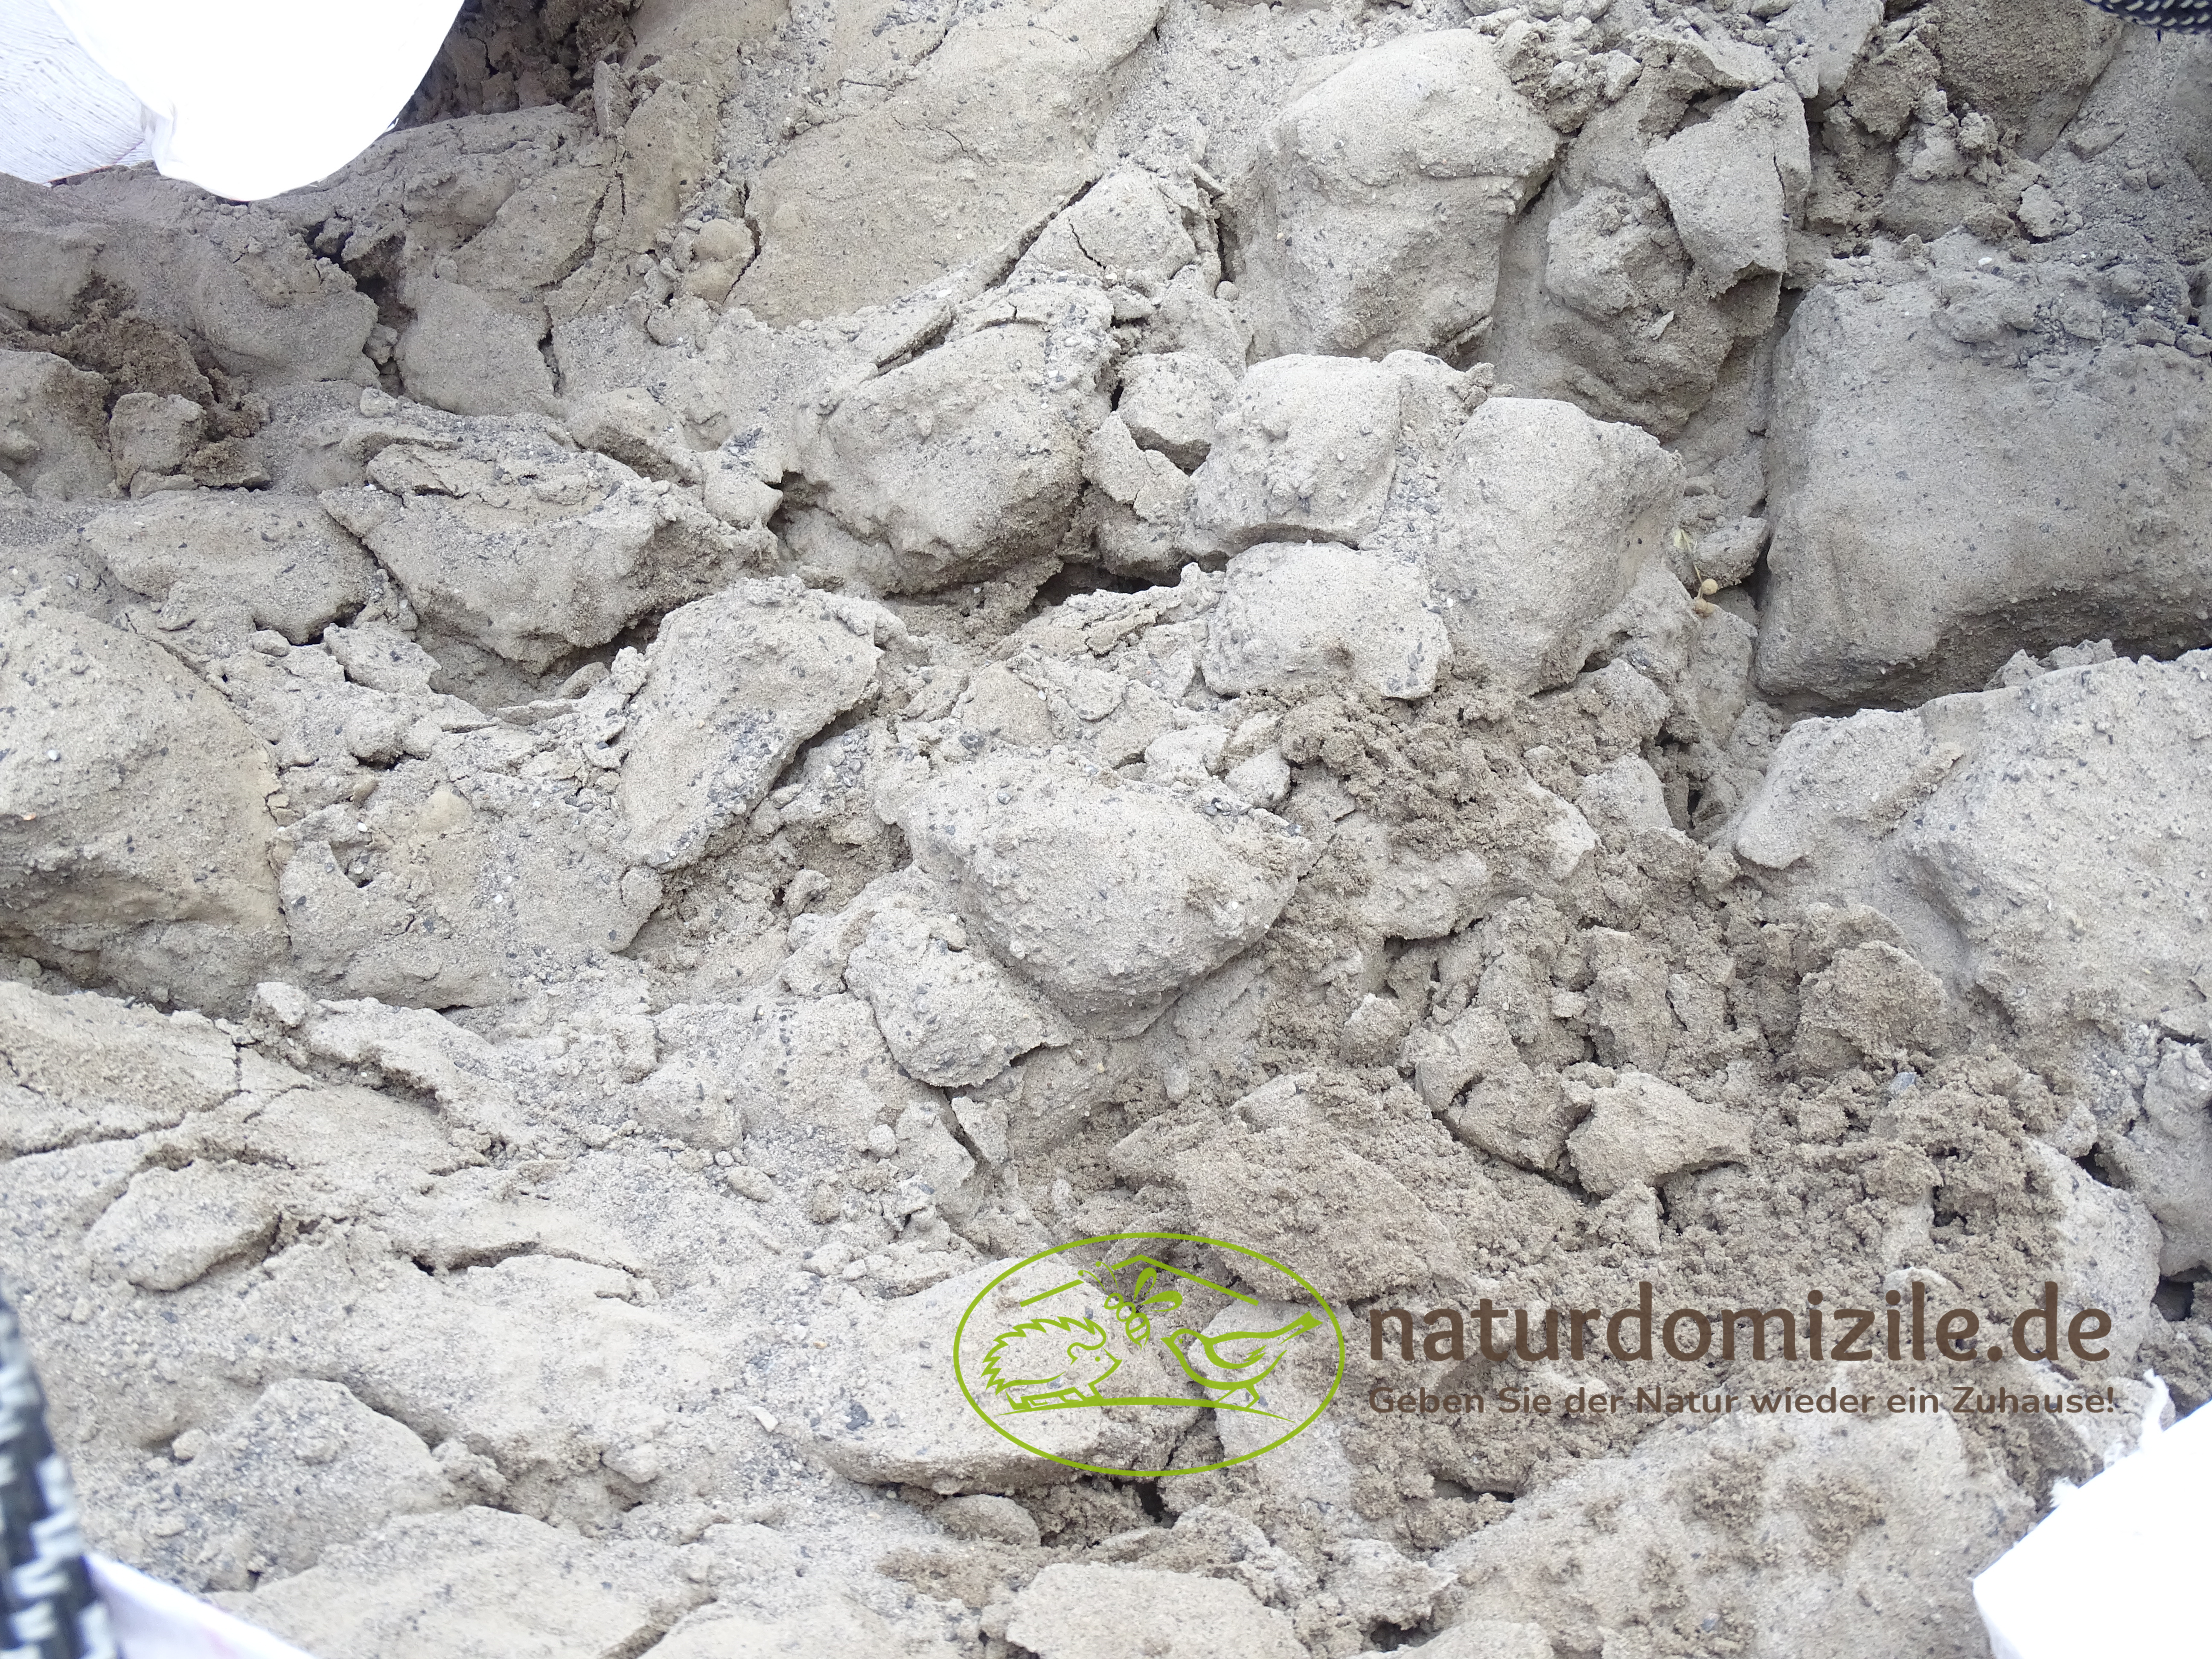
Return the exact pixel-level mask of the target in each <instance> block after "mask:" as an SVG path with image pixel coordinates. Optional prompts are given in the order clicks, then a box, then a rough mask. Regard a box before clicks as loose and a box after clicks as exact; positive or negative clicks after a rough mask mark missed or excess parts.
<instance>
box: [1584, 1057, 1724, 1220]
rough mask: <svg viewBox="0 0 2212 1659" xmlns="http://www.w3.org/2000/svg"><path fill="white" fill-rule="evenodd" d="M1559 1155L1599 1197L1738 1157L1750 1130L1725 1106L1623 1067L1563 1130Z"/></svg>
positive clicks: (1648, 1184) (1655, 1183) (1649, 1185)
mask: <svg viewBox="0 0 2212 1659" xmlns="http://www.w3.org/2000/svg"><path fill="white" fill-rule="evenodd" d="M1567 1156H1568V1158H1570V1159H1571V1160H1572V1161H1573V1164H1574V1167H1575V1176H1576V1179H1577V1180H1578V1181H1579V1182H1581V1183H1582V1185H1583V1188H1584V1190H1586V1191H1588V1192H1590V1193H1593V1194H1596V1195H1597V1196H1598V1197H1600V1198H1605V1197H1608V1196H1610V1195H1611V1194H1614V1193H1617V1192H1619V1191H1620V1189H1621V1188H1624V1187H1630V1186H1644V1187H1652V1186H1656V1185H1657V1184H1658V1183H1659V1182H1661V1181H1662V1180H1664V1179H1665V1178H1666V1177H1667V1176H1671V1175H1676V1174H1679V1173H1680V1172H1681V1171H1682V1170H1702V1169H1706V1168H1709V1167H1710V1166H1711V1165H1713V1164H1728V1163H1741V1162H1742V1161H1743V1160H1744V1159H1746V1158H1749V1157H1750V1156H1751V1136H1750V1134H1749V1132H1748V1129H1747V1126H1746V1125H1745V1124H1744V1122H1743V1121H1742V1120H1741V1119H1740V1118H1738V1117H1737V1116H1735V1115H1734V1114H1732V1113H1730V1112H1729V1110H1728V1109H1726V1108H1724V1107H1720V1106H1712V1105H1708V1104H1707V1103H1705V1102H1704V1101H1701V1100H1698V1099H1696V1098H1694V1097H1692V1096H1690V1095H1687V1094H1685V1093H1684V1092H1683V1091H1681V1090H1680V1089H1677V1088H1675V1087H1674V1085H1672V1084H1668V1083H1663V1082H1662V1081H1661V1080H1660V1079H1657V1078H1656V1077H1652V1076H1650V1074H1648V1073H1644V1072H1624V1073H1622V1074H1621V1077H1620V1082H1618V1083H1617V1084H1614V1085H1612V1086H1610V1087H1608V1088H1603V1089H1600V1090H1598V1091H1596V1093H1595V1095H1594V1096H1593V1097H1592V1099H1591V1103H1590V1115H1589V1117H1588V1118H1587V1119H1586V1120H1585V1121H1583V1125H1582V1127H1580V1128H1578V1129H1577V1130H1576V1131H1575V1132H1574V1133H1572V1134H1571V1135H1569V1136H1568V1137H1567Z"/></svg>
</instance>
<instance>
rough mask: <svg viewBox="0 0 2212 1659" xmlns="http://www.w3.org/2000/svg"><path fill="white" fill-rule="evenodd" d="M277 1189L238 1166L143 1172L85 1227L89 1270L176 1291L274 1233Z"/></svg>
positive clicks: (259, 1174) (150, 1287)
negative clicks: (92, 1267)
mask: <svg viewBox="0 0 2212 1659" xmlns="http://www.w3.org/2000/svg"><path fill="white" fill-rule="evenodd" d="M280 1191H281V1189H280V1188H277V1187H276V1185H275V1183H273V1182H271V1181H270V1178H269V1177H268V1176H265V1175H264V1174H263V1173H262V1172H261V1171H259V1170H253V1169H252V1168H249V1167H247V1166H246V1165H243V1164H202V1163H192V1164H186V1165H185V1167H184V1168H183V1169H181V1170H143V1171H142V1172H141V1173H140V1174H138V1175H137V1176H133V1177H132V1178H131V1188H130V1190H129V1191H128V1192H126V1193H125V1194H124V1195H123V1196H122V1197H121V1198H119V1199H118V1200H116V1201H115V1202H114V1203H113V1204H112V1205H111V1206H108V1208H107V1211H106V1213H105V1214H103V1215H102V1216H101V1217H100V1219H99V1220H98V1221H95V1222H94V1223H93V1225H92V1229H91V1231H89V1232H88V1233H87V1234H86V1235H85V1247H86V1249H88V1250H90V1251H91V1252H92V1254H93V1260H94V1265H95V1267H99V1268H104V1269H106V1271H108V1272H111V1273H117V1274H119V1275H120V1276H122V1277H123V1278H125V1279H129V1280H130V1281H131V1283H132V1284H133V1285H137V1286H139V1287H140V1288H141V1289H143V1290H149V1291H173V1290H177V1289H179V1288H180V1287H181V1286H183V1285H189V1284H191V1282H192V1281H193V1280H194V1279H197V1278H198V1277H199V1276H200V1275H201V1274H202V1273H205V1272H207V1271H208V1269H209V1268H210V1267H214V1266H216V1264H217V1263H219V1262H222V1261H228V1260H229V1259H230V1258H232V1257H233V1256H236V1255H243V1254H245V1253H246V1251H248V1250H250V1249H253V1248H254V1247H255V1246H257V1245H259V1244H263V1243H266V1242H267V1241H268V1238H269V1236H270V1234H271V1233H273V1232H275V1231H276V1209H277V1199H278V1195H279V1192H280Z"/></svg>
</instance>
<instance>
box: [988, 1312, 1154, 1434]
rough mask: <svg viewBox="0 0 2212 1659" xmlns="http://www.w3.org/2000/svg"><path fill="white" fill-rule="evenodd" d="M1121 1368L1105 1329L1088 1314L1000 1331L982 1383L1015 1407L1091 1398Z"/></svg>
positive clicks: (1033, 1408)
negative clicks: (1108, 1345) (1109, 1349)
mask: <svg viewBox="0 0 2212 1659" xmlns="http://www.w3.org/2000/svg"><path fill="white" fill-rule="evenodd" d="M1085 1339H1088V1340H1085ZM1117 1370H1121V1359H1120V1358H1119V1357H1118V1356H1116V1355H1115V1354H1114V1353H1111V1352H1109V1351H1108V1347H1107V1336H1106V1333H1105V1331H1104V1330H1103V1329H1102V1328H1100V1327H1099V1326H1098V1324H1097V1322H1095V1321H1092V1320H1089V1319H1068V1318H1056V1319H1032V1320H1030V1321H1027V1322H1024V1323H1023V1324H1019V1325H1017V1326H1015V1327H1014V1328H1012V1329H1011V1330H1005V1331H1000V1333H999V1334H998V1335H997V1336H996V1337H995V1338H994V1339H993V1340H992V1343H991V1346H990V1348H989V1349H988V1350H987V1352H985V1353H984V1355H983V1381H984V1383H986V1384H987V1386H988V1387H989V1388H990V1389H991V1390H992V1391H993V1392H994V1393H995V1394H998V1395H1003V1396H1004V1397H1005V1398H1006V1401H1008V1402H1009V1403H1010V1404H1011V1405H1012V1408H1013V1409H1014V1410H1016V1411H1018V1412H1033V1411H1041V1410H1042V1409H1044V1408H1045V1407H1048V1406H1071V1405H1076V1404H1079V1403H1081V1402H1082V1401H1086V1400H1095V1399H1097V1397H1098V1385H1099V1384H1100V1383H1103V1382H1104V1381H1105V1380H1106V1379H1107V1378H1108V1377H1109V1376H1112V1375H1113V1374H1114V1373H1115V1371H1117Z"/></svg>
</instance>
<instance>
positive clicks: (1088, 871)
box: [899, 757, 1310, 1014]
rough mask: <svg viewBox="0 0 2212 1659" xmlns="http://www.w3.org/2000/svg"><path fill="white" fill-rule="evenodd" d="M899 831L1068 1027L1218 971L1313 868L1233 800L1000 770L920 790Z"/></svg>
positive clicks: (1073, 770) (1007, 763)
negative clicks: (1070, 1018) (1075, 1018)
mask: <svg viewBox="0 0 2212 1659" xmlns="http://www.w3.org/2000/svg"><path fill="white" fill-rule="evenodd" d="M1232 803H1233V804H1232ZM899 823H900V825H901V827H902V829H905V831H906V833H907V836H908V839H909V840H910V841H911V842H912V843H913V845H914V851H915V862H916V863H917V864H918V865H920V866H921V867H922V868H923V869H925V870H927V871H928V872H930V873H931V874H932V875H933V876H935V877H936V878H938V879H939V881H941V882H943V883H944V884H945V888H946V890H947V891H948V892H950V893H951V896H952V901H953V903H954V905H955V907H956V908H957V909H958V910H959V912H960V914H961V915H962V916H963V918H964V919H965V920H966V921H967V922H968V924H969V927H972V928H974V929H975V932H976V933H978V934H980V935H981V938H982V939H983V940H984V942H985V943H986V944H987V945H988V946H989V948H990V949H991V950H992V951H994V952H996V953H997V955H998V956H999V957H1000V959H1001V960H1003V961H1004V962H1006V964H1007V965H1008V966H1009V967H1011V968H1012V969H1013V970H1014V971H1015V972H1016V973H1018V974H1019V975H1022V976H1023V977H1024V979H1027V980H1028V981H1030V983H1032V984H1033V985H1035V986H1036V987H1038V988H1039V989H1040V990H1042V992H1043V993H1044V994H1046V995H1047V996H1048V997H1049V998H1051V999H1052V1000H1054V1002H1055V1003H1057V1004H1059V1005H1060V1006H1061V1007H1062V1008H1065V1009H1066V1010H1067V1012H1070V1013H1074V1014H1088V1013H1109V1012H1119V1011H1126V1010H1132V1009H1136V1008H1140V1007H1143V1006H1146V1005H1148V1004H1152V1003H1156V1002H1157V1001H1158V1000H1159V999H1160V998H1161V997H1163V996H1164V995H1165V994H1168V993H1170V992H1171V991H1173V990H1174V989H1176V987H1179V986H1181V985H1182V984H1184V983H1186V982H1188V981H1190V980H1193V979H1195V978H1197V977H1198V976H1199V975H1201V974H1204V973H1206V972H1208V971H1209V970H1211V969H1214V968H1217V967H1218V966H1220V964H1221V963H1224V962H1225V961H1227V960H1228V959H1229V958H1230V957H1232V956H1234V955H1236V954H1237V951H1241V950H1243V949H1244V948H1245V947H1246V946H1247V945H1250V944H1251V943H1252V942H1253V941H1254V940H1255V939H1258V938H1259V937H1260V936H1261V934H1262V933H1265V932H1266V931H1267V927H1269V925H1270V924H1271V923H1273V921H1274V919H1275V917H1276V916H1277V915H1279V914H1280V913H1281V911H1282V908H1283V906H1284V904H1285V903H1286V902H1288V901H1289V898H1290V896H1291V888H1292V887H1293V886H1294V885H1295V884H1296V882H1297V877H1298V875H1299V873H1300V872H1302V871H1303V870H1304V867H1305V865H1306V863H1307V862H1308V861H1309V860H1310V848H1309V847H1308V846H1307V845H1306V844H1305V842H1304V841H1303V839H1302V838H1300V837H1298V836H1295V835H1293V834H1292V833H1291V827H1290V826H1289V825H1288V824H1285V823H1283V822H1282V820H1280V819H1279V818H1277V817H1274V816H1273V814H1270V813H1266V812H1255V811H1251V810H1250V809H1249V808H1247V807H1245V806H1244V805H1243V802H1242V801H1236V800H1234V799H1233V798H1231V800H1229V801H1225V800H1224V799H1222V798H1221V797H1218V796H1209V795H1204V794H1199V793H1188V792H1182V791H1174V790H1169V789H1164V788H1160V787H1156V786H1153V785H1150V784H1131V783H1125V782H1123V781H1121V780H1120V779H1119V778H1115V777H1114V776H1113V775H1111V774H1108V773H1104V772H1101V771H1098V770H1097V769H1091V768H1085V767H1081V766H1078V765H1074V764H1071V763H1066V762H1061V761H1051V760H1024V759H1017V758H1014V757H1006V758H994V759H988V760H984V761H979V762H977V763H975V764H973V765H971V766H967V767H961V768H956V769H952V770H950V771H948V772H946V773H945V774H944V775H941V776H939V777H933V778H932V779H931V780H930V781H929V782H928V783H927V784H926V785H924V786H923V787H921V789H920V790H918V791H917V792H916V793H915V794H914V795H913V796H912V797H911V798H910V799H908V801H907V803H906V805H904V807H903V808H902V810H901V811H900V814H899Z"/></svg>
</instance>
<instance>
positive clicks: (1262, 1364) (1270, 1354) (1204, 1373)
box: [1167, 1313, 1321, 1416]
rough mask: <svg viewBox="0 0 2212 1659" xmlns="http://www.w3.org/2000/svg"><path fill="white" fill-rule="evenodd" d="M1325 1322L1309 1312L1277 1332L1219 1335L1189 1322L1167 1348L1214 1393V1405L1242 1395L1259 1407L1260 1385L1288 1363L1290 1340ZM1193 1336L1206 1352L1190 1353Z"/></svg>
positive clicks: (1172, 1334)
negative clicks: (1284, 1358) (1208, 1332)
mask: <svg viewBox="0 0 2212 1659" xmlns="http://www.w3.org/2000/svg"><path fill="white" fill-rule="evenodd" d="M1320 1323H1321V1321H1320V1320H1319V1319H1317V1318H1316V1317H1315V1316H1313V1315H1312V1314H1310V1313H1306V1314H1300V1315H1299V1316H1297V1318H1296V1319H1293V1320H1292V1321H1291V1322H1290V1323H1289V1324H1287V1325H1285V1326H1283V1327H1281V1328H1279V1329H1277V1330H1272V1331H1224V1332H1223V1333H1222V1334H1220V1335H1218V1336H1207V1335H1206V1334H1204V1333H1203V1332H1200V1331H1194V1330H1193V1329H1191V1328H1190V1327H1189V1326H1188V1325H1186V1326H1184V1327H1183V1328H1182V1329H1180V1330H1174V1331H1170V1332H1169V1333H1168V1334H1167V1346H1168V1351H1169V1352H1170V1353H1172V1354H1174V1355H1175V1357H1176V1364H1179V1365H1181V1366H1182V1369H1183V1374H1184V1375H1185V1376H1188V1377H1189V1378H1190V1380H1191V1381H1192V1382H1194V1383H1197V1384H1198V1386H1199V1387H1200V1388H1201V1389H1205V1390H1206V1392H1207V1393H1208V1394H1211V1395H1213V1396H1214V1403H1215V1404H1217V1405H1227V1404H1228V1403H1229V1401H1230V1400H1231V1397H1232V1396H1234V1395H1239V1394H1241V1395H1243V1396H1244V1403H1245V1405H1246V1406H1248V1407H1249V1408H1250V1409H1252V1410H1254V1411H1257V1410H1259V1409H1260V1394H1259V1384H1260V1383H1261V1382H1263V1381H1264V1380H1265V1379H1266V1378H1267V1374H1268V1373H1269V1372H1271V1371H1273V1370H1274V1369H1275V1367H1276V1366H1278V1365H1279V1364H1282V1363H1283V1355H1284V1354H1285V1353H1286V1352H1289V1350H1290V1346H1291V1343H1293V1342H1295V1341H1297V1340H1298V1338H1300V1337H1301V1336H1304V1334H1306V1333H1307V1332H1308V1331H1310V1330H1312V1329H1314V1328H1316V1326H1318V1325H1319V1324H1320ZM1194 1338H1195V1339H1196V1340H1197V1346H1198V1347H1199V1348H1200V1350H1201V1352H1200V1353H1199V1354H1193V1353H1192V1352H1191V1345H1192V1339H1194ZM1268 1415H1271V1416H1272V1415H1273V1413H1268Z"/></svg>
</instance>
